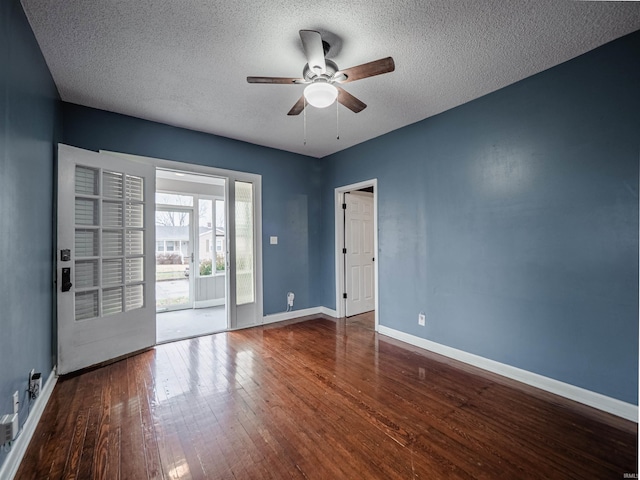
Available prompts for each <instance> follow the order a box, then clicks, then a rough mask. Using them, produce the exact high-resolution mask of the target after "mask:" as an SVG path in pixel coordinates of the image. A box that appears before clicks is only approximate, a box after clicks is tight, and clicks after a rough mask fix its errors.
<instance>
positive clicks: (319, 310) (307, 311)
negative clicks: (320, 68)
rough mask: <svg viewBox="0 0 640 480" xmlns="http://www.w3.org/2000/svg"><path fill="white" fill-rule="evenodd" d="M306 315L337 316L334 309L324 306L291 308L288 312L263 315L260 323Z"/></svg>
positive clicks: (265, 323) (264, 323)
mask: <svg viewBox="0 0 640 480" xmlns="http://www.w3.org/2000/svg"><path fill="white" fill-rule="evenodd" d="M308 315H328V316H330V317H333V318H337V316H338V315H337V313H336V311H335V310H331V309H329V308H326V307H311V308H304V309H302V310H291V311H290V312H280V313H274V314H272V315H265V316H264V317H262V325H267V324H269V323H276V322H283V321H285V320H293V319H296V318H300V317H306V316H308Z"/></svg>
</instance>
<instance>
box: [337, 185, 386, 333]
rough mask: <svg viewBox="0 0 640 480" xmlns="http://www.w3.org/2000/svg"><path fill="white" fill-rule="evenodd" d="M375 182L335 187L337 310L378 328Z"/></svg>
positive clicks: (339, 313)
mask: <svg viewBox="0 0 640 480" xmlns="http://www.w3.org/2000/svg"><path fill="white" fill-rule="evenodd" d="M376 190H377V181H376V180H375V179H373V180H368V181H365V182H360V183H357V184H352V185H346V186H344V187H340V188H336V190H335V198H336V209H335V222H336V223H335V226H336V244H335V248H336V249H335V252H336V310H337V312H338V315H339V316H340V317H351V318H360V319H373V322H372V323H373V325H372V326H373V327H374V328H375V330H376V331H377V329H378V308H377V307H378V268H377V263H376V260H377V258H376V257H377V252H378V235H377V231H378V228H377V216H378V209H377V191H376Z"/></svg>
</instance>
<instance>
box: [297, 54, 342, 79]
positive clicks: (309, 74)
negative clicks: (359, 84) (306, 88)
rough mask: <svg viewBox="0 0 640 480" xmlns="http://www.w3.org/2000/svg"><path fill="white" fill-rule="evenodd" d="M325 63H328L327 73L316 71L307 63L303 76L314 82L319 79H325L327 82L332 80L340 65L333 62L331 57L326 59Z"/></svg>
mask: <svg viewBox="0 0 640 480" xmlns="http://www.w3.org/2000/svg"><path fill="white" fill-rule="evenodd" d="M324 63H325V65H326V69H325V73H322V74H320V75H318V74H317V73H316V72H314V71H313V70H312V69H311V67H309V64H308V63H307V64H306V65H305V66H304V69H303V70H302V78H304V79H305V80H306V81H307V82H313V81H316V80H319V79H324V80H325V81H327V82H330V81H332V80H333V76H334V75H335V73H336V72H337V71H338V65H336V64H335V62H332V61H331V60H329V59H325V60H324Z"/></svg>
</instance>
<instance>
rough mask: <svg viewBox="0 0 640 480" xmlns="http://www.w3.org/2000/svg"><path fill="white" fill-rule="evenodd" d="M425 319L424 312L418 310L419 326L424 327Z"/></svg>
mask: <svg viewBox="0 0 640 480" xmlns="http://www.w3.org/2000/svg"><path fill="white" fill-rule="evenodd" d="M425 320H426V317H425V315H424V313H422V312H420V313H419V314H418V325H420V326H421V327H424V324H425Z"/></svg>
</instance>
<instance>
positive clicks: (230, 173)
mask: <svg viewBox="0 0 640 480" xmlns="http://www.w3.org/2000/svg"><path fill="white" fill-rule="evenodd" d="M99 153H101V154H107V155H115V156H119V157H124V158H128V159H130V160H133V161H137V162H143V163H148V164H151V165H153V166H154V167H155V168H156V169H158V168H160V169H164V170H175V171H180V172H186V173H194V174H201V175H209V176H213V177H221V178H225V179H226V182H225V195H224V197H225V200H227V205H226V215H225V218H226V223H227V229H226V232H227V235H229V232H230V231H231V228H229V227H230V221H231V220H230V218H229V212H230V211H231V209H230V206H229V204H230V203H231V202H232V201H235V198H233V199H232V198H231V195H230V183H231V182H234V181H239V182H248V183H251V184H253V188H254V190H253V193H254V211H253V214H254V232H255V241H254V255H255V260H254V261H255V289H256V290H255V305H256V312H255V317H256V318H255V323H253V324H251V325H242V326H238V325H237V319H233V318H231V309H232V308H236V307H235V306H234V307H232V306H231V294H230V293H231V289H232V288H235V284H233V285H232V283H231V281H230V280H229V279H228V280H227V282H226V283H227V284H226V293H225V298H226V299H227V302H229V303H228V307H227V331H231V330H236V329H238V328H246V327H249V326H252V327H253V326H259V325H262V323H263V321H264V301H263V295H264V293H263V278H262V267H263V257H262V175H260V174H257V173H248V172H241V171H238V170H229V169H225V168H219V167H211V166H208V165H200V164H196V163H186V162H178V161H175V160H165V159H162V158H154V157H147V156H143V155H135V154H129V153H122V152H115V151H111V150H99ZM229 241H230V239H229V237H227V250H228V249H229ZM232 261H235V258H233V259H232V258H230V256H227V265H229V263H230V262H232ZM234 298H235V296H234Z"/></svg>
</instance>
